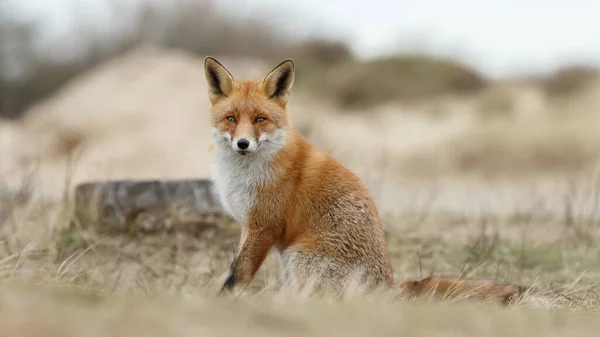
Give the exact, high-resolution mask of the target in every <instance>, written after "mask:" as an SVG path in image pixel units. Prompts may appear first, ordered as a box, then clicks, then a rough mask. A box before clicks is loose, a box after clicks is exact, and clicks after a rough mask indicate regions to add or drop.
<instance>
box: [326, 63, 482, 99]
mask: <svg viewBox="0 0 600 337" xmlns="http://www.w3.org/2000/svg"><path fill="white" fill-rule="evenodd" d="M485 86H486V81H485V79H483V78H482V77H481V76H480V75H479V74H477V73H476V72H475V71H474V70H472V69H470V68H468V67H466V66H464V65H461V64H459V63H457V62H454V61H451V60H445V59H441V58H434V57H429V56H421V55H399V56H394V57H387V58H381V59H376V60H372V61H367V62H359V61H348V62H344V63H342V64H339V65H337V66H335V67H333V68H332V69H331V70H330V71H328V72H327V73H326V74H324V78H323V80H322V88H319V90H322V92H324V93H326V94H327V95H329V96H331V97H333V98H334V99H335V101H336V102H337V103H339V104H341V105H342V106H344V107H361V106H366V105H370V104H375V103H385V102H388V101H393V100H414V99H423V98H428V97H432V96H437V95H442V94H461V93H474V92H477V91H479V90H481V89H483V88H484V87H485Z"/></svg>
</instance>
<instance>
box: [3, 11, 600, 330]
mask: <svg viewBox="0 0 600 337" xmlns="http://www.w3.org/2000/svg"><path fill="white" fill-rule="evenodd" d="M190 13H192V12H189V11H188V12H187V17H186V18H187V19H186V20H179V21H177V22H178V23H177V24H176V25H171V26H169V25H167V26H165V27H163V30H162V35H161V34H159V37H161V38H160V39H158V38H157V37H156V36H154V37H153V39H154V40H155V41H154V42H158V43H159V44H161V43H162V42H164V41H170V42H169V43H162V44H164V45H167V46H169V47H171V48H159V47H148V46H144V47H139V48H133V49H131V50H129V52H127V53H125V54H123V55H120V56H119V57H115V58H112V59H111V60H110V61H106V62H100V61H101V60H98V59H94V62H91V61H90V62H88V63H86V65H85V67H83V68H87V67H88V66H89V65H90V64H96V65H97V66H96V67H94V68H93V69H91V70H88V71H86V72H84V73H80V72H79V71H78V70H77V69H74V68H73V69H68V70H66V69H59V70H56V71H58V73H60V74H61V76H60V77H54V76H49V77H46V76H45V75H42V74H46V73H45V72H40V73H39V76H42V77H43V78H46V79H51V80H53V81H54V82H52V84H47V83H49V82H44V81H42V80H41V79H40V78H34V79H32V80H31V81H32V82H31V83H29V84H26V85H20V86H18V87H10V88H9V89H10V90H9V91H8V92H9V94H8V95H9V96H10V97H9V101H10V103H7V101H6V100H4V98H6V96H3V106H4V108H5V109H7V110H5V112H6V111H9V112H10V114H8V113H7V115H12V116H15V115H20V116H21V117H20V118H16V119H14V120H11V121H5V122H2V123H0V158H1V159H0V177H1V179H0V235H1V236H0V242H1V243H0V283H1V289H2V290H3V291H2V292H1V293H0V306H2V308H3V310H2V313H1V314H0V333H1V334H2V335H7V336H8V335H11V336H17V335H19V336H70V335H73V336H78V335H82V334H86V335H90V336H108V334H114V333H117V334H119V335H142V334H143V335H147V336H154V335H157V336H158V335H170V336H191V335H198V334H202V333H204V334H210V335H214V336H220V335H223V336H230V335H239V332H240V331H243V333H244V334H246V335H259V334H260V335H274V336H275V335H277V336H281V335H310V336H331V335H337V334H340V335H341V334H343V335H348V336H354V335H363V336H364V335H365V334H366V333H367V332H368V333H375V334H379V335H398V334H403V333H404V334H410V335H412V336H444V335H451V334H461V335H466V336H496V335H498V336H506V335H523V336H531V335H543V336H554V335H556V336H562V335H565V334H569V335H579V334H581V335H584V334H585V333H589V332H591V331H596V330H597V329H598V317H597V316H595V315H596V314H597V312H598V308H600V300H599V299H598V296H597V292H598V290H599V289H598V284H600V263H599V262H598V256H600V248H599V247H600V230H599V228H600V227H599V226H598V224H599V221H600V212H598V207H600V197H599V196H600V180H599V178H598V173H597V169H596V163H597V160H598V154H599V153H600V133H598V132H597V125H598V124H599V123H600V115H598V113H597V111H598V110H599V109H600V98H599V97H600V96H599V95H598V92H599V91H600V81H599V80H598V78H597V77H596V75H595V73H594V71H593V70H588V69H587V68H581V69H579V68H577V69H574V70H573V69H571V70H563V71H560V72H558V73H557V74H555V75H553V76H550V77H548V78H541V79H534V80H514V81H511V82H494V81H490V80H487V79H485V78H482V77H481V76H480V75H478V74H476V73H475V72H474V71H472V70H470V69H468V68H466V67H464V66H462V65H459V64H457V63H455V62H452V61H449V60H439V59H432V58H429V57H414V56H398V57H394V58H390V59H386V60H376V61H373V62H362V61H359V60H356V59H355V58H354V57H353V56H352V53H351V52H350V51H349V49H348V48H347V47H346V46H345V45H344V44H342V43H332V42H329V41H322V40H312V41H305V42H302V43H290V44H289V45H286V46H285V47H286V48H283V47H281V49H278V48H275V47H274V46H278V47H280V46H281V45H278V44H277V43H275V42H274V41H280V40H277V39H276V38H277V37H275V36H272V35H270V34H269V33H268V32H269V30H268V29H267V30H262V29H261V28H260V26H254V27H259V28H256V29H255V30H251V29H247V26H243V25H240V26H239V27H233V26H232V27H225V26H226V24H225V23H224V22H228V21H227V20H222V18H221V17H219V16H218V15H217V14H218V13H214V12H208V11H206V8H205V9H204V10H203V11H197V13H204V15H207V17H212V18H213V19H212V20H214V21H211V20H198V19H197V16H196V15H192V14H190ZM144 17H145V19H144V20H143V21H142V22H143V23H144V24H147V25H151V26H153V27H156V25H157V24H156V23H154V24H152V20H153V15H152V13H149V12H147V13H146V14H145V16H144ZM155 19H156V18H155ZM158 21H160V20H158ZM174 22H175V21H174ZM207 22H208V23H207ZM215 22H216V23H218V24H221V25H223V27H221V29H220V31H221V32H224V33H223V34H226V36H232V38H233V37H235V38H234V39H235V41H238V42H240V43H227V44H223V41H224V40H223V38H222V36H218V37H214V36H213V35H211V34H208V33H207V32H206V29H205V27H207V25H208V24H209V23H210V24H215ZM180 31H186V32H188V33H187V34H189V35H185V34H184V35H178V34H177V32H180ZM200 31H203V32H204V33H203V34H204V35H202V38H201V39H198V42H194V43H192V42H191V41H192V40H193V39H192V37H196V36H198V35H197V34H196V33H198V34H200V33H199V32H200ZM135 36H137V35H135V34H134V33H132V35H131V36H130V37H129V38H128V40H127V39H126V42H127V41H130V42H131V41H133V42H135V41H139V40H140V39H141V38H139V37H136V38H133V37H135ZM173 36H178V39H173V38H171V37H173ZM211 38H214V39H213V40H211ZM153 39H150V40H153ZM156 39H158V40H157V41H156ZM141 40H143V39H141ZM228 41H231V40H228ZM244 41H245V42H244ZM248 41H253V43H249V42H248ZM133 42H132V43H133ZM242 42H244V43H242ZM288 42H289V41H288ZM123 45H124V46H130V44H129V42H127V43H125V42H123ZM234 47H235V48H238V49H235V50H232V49H231V48H234ZM287 48H289V49H287ZM281 50H284V51H289V54H285V53H282V52H281ZM260 52H264V54H261V53H260ZM206 53H210V54H213V55H215V56H217V57H218V58H219V60H221V61H222V62H223V63H224V64H225V65H226V67H228V69H230V70H231V71H232V73H233V74H234V76H235V77H250V76H263V75H264V74H266V72H267V71H268V70H270V68H271V67H272V66H274V63H276V62H277V61H279V59H280V58H281V57H290V56H291V57H293V58H294V59H295V60H296V62H297V70H298V82H297V86H295V88H296V89H295V91H294V94H293V98H292V101H291V113H292V116H293V117H292V119H293V121H294V123H295V124H296V125H297V126H298V128H299V129H300V130H301V131H302V132H303V133H304V134H305V135H306V136H307V137H308V138H309V139H310V140H311V141H312V142H314V143H315V144H317V145H318V146H320V147H322V148H323V149H325V150H327V151H329V152H331V153H332V154H333V155H335V156H336V157H337V158H339V159H340V160H341V161H342V162H344V164H346V165H347V166H349V167H350V168H351V169H352V170H353V171H355V172H356V173H357V174H358V175H359V176H360V177H361V178H362V179H363V180H364V181H365V183H366V184H367V185H368V187H369V188H370V189H371V191H372V193H373V196H374V197H375V198H376V202H377V204H378V207H379V209H380V210H381V213H382V215H383V217H384V219H385V223H384V225H385V230H386V232H387V237H388V244H389V251H390V255H391V258H392V262H393V265H394V270H395V277H396V280H397V281H398V282H400V281H402V280H406V279H413V278H420V277H421V276H427V275H430V274H433V275H442V274H443V275H446V274H450V275H463V276H470V277H475V278H479V277H482V278H491V279H499V280H507V281H510V282H514V283H518V284H526V285H533V284H534V285H537V286H538V287H539V289H540V292H539V293H536V294H532V295H531V296H528V297H526V298H525V299H524V300H523V302H522V303H517V305H516V306H515V307H513V308H510V309H501V308H497V307H495V306H494V305H490V304H479V305H475V304H472V303H456V304H453V306H451V307H450V306H448V305H446V304H440V303H436V302H433V301H432V302H430V301H428V300H425V301H424V302H421V301H416V302H415V301H413V300H411V299H408V298H405V297H403V296H401V295H402V294H397V293H393V294H389V293H384V294H375V295H373V297H367V298H365V297H354V296H352V295H353V289H352V288H350V289H349V290H348V293H347V294H346V296H345V297H344V298H342V301H341V302H340V301H330V300H327V299H323V300H312V301H306V299H305V298H302V296H300V298H297V297H295V296H292V295H290V294H287V293H286V292H285V291H284V290H282V289H278V285H277V277H278V273H277V272H278V266H277V264H276V260H275V259H274V258H272V257H269V258H268V259H267V261H266V264H265V266H264V267H263V268H262V269H261V270H260V271H259V273H258V275H257V278H256V280H255V281H254V283H253V285H252V287H251V289H249V290H248V292H247V293H245V294H243V295H241V297H240V298H238V299H237V300H235V301H233V300H228V299H222V298H221V299H218V298H216V297H215V293H216V291H217V290H218V288H219V286H220V282H222V281H223V279H224V276H225V272H226V270H227V267H228V264H229V262H230V259H231V258H232V256H233V252H234V249H235V246H236V244H237V240H238V237H239V229H238V226H237V225H236V224H233V223H231V224H225V225H221V226H215V227H210V228H207V229H206V230H204V231H200V232H198V233H196V234H195V235H189V234H186V233H178V232H169V233H167V232H162V233H155V234H153V235H143V234H141V233H136V232H133V233H131V232H129V233H112V234H106V233H102V234H100V233H99V232H98V231H97V230H95V229H94V227H93V226H85V227H86V229H82V228H80V226H79V225H81V224H77V223H73V222H72V217H71V213H72V201H71V198H70V196H71V195H70V191H71V188H72V187H73V185H74V184H77V183H79V182H82V181H87V180H95V179H108V178H137V179H146V178H150V179H155V178H189V177H206V176H208V173H209V168H208V165H207V163H208V151H207V148H208V143H209V133H208V131H209V129H208V124H207V122H208V118H207V117H206V107H207V105H208V99H207V97H206V95H205V92H206V84H205V82H204V75H203V69H202V56H203V55H204V54H206ZM259 57H260V58H263V60H261V61H258V60H257V58H259ZM578 69H579V70H578ZM75 75H77V76H75ZM63 76H64V77H63ZM67 79H68V81H66V80H67ZM38 81H41V82H38ZM5 85H6V83H5ZM32 85H40V88H43V89H40V90H39V91H38V90H37V89H35V90H33V89H31V88H32V87H31V86H32ZM46 85H48V86H46ZM4 90H5V91H4V92H3V93H2V94H3V95H7V94H6V93H7V91H6V90H8V89H6V88H4ZM15 92H16V94H15ZM50 93H51V94H52V95H49V94H50ZM29 95H32V96H29ZM40 98H44V99H43V100H40ZM25 107H26V108H25ZM21 108H23V109H21ZM350 112H352V113H350ZM171 220H172V221H173V219H171ZM395 295H400V296H399V297H396V296H395ZM589 314H593V315H594V316H592V317H590V316H588V315H589Z"/></svg>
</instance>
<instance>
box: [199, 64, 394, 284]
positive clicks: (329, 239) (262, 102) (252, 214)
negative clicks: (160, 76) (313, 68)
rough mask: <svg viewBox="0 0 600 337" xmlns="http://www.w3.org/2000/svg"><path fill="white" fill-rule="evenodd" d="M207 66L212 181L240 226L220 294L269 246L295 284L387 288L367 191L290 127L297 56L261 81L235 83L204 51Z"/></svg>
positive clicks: (387, 268)
mask: <svg viewBox="0 0 600 337" xmlns="http://www.w3.org/2000/svg"><path fill="white" fill-rule="evenodd" d="M204 70H205V76H206V81H207V83H208V96H209V99H210V102H211V108H210V121H211V125H212V129H213V147H212V149H211V151H212V155H213V159H212V179H213V181H214V184H215V187H216V190H217V194H218V195H219V198H220V201H221V203H222V205H223V207H224V209H225V210H226V211H227V212H228V213H229V215H231V216H232V217H233V219H235V220H236V221H237V222H238V223H239V224H240V226H241V228H242V233H241V239H240V244H239V247H238V249H237V252H236V254H235V257H234V259H233V262H232V263H231V265H230V268H229V273H228V276H227V278H226V280H225V282H224V283H223V285H222V287H221V290H220V293H222V292H224V291H229V290H232V289H234V288H236V289H237V288H238V287H240V288H244V287H246V286H247V285H248V284H249V283H250V282H251V281H252V279H253V278H254V275H255V273H256V271H257V270H258V269H259V267H260V266H261V264H262V263H263V261H264V259H265V258H266V256H267V254H268V253H269V252H270V251H271V250H274V251H275V252H276V253H278V255H279V262H280V266H281V277H282V279H283V280H284V281H285V280H287V279H294V281H295V282H297V283H296V284H300V285H302V284H304V283H305V282H306V281H310V280H311V279H312V280H314V279H315V278H318V279H319V281H318V282H323V283H324V282H327V283H328V285H332V286H334V287H337V288H336V289H340V287H343V286H344V283H345V282H347V281H348V280H349V279H350V278H351V277H353V276H356V275H360V276H362V277H363V279H362V280H363V281H364V282H368V283H369V284H372V285H376V286H377V285H388V286H392V285H393V282H394V281H393V275H392V267H391V264H390V261H389V256H388V251H387V246H386V240H385V234H384V231H383V226H382V224H381V221H380V217H379V215H378V212H377V209H376V207H375V204H374V202H373V200H372V198H371V196H370V195H369V192H368V190H367V188H366V187H365V186H364V185H363V184H362V182H361V181H360V179H359V178H358V177H357V176H356V175H355V174H353V173H352V172H351V171H350V170H348V169H347V168H346V167H344V166H343V165H342V164H341V163H339V162H338V161H337V160H336V159H334V158H333V157H332V156H330V155H329V154H327V153H325V152H323V151H321V150H319V149H318V148H316V147H315V146H313V145H312V144H310V143H309V142H308V141H307V140H306V139H305V138H303V137H302V136H301V135H300V133H299V132H298V131H297V130H296V129H295V128H294V127H293V126H292V125H291V123H290V119H289V116H288V111H287V103H288V100H289V98H290V92H291V89H292V84H293V83H294V74H295V66H294V62H293V61H292V60H291V59H287V60H285V61H283V62H281V63H280V64H279V65H277V66H276V67H275V68H274V69H273V70H272V71H270V72H269V73H268V74H267V75H266V77H264V79H262V80H236V79H234V78H233V76H232V75H231V73H230V72H229V71H228V70H227V69H226V68H225V67H224V66H223V65H222V64H221V63H219V62H218V61H217V60H216V59H214V58H212V57H210V56H209V57H206V58H205V60H204ZM311 282H312V281H311ZM317 287H319V286H318V285H317Z"/></svg>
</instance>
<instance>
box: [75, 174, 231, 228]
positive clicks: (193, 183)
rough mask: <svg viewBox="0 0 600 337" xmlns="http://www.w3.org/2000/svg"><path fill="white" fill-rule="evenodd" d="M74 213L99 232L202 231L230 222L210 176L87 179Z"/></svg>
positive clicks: (77, 190) (83, 224)
mask: <svg viewBox="0 0 600 337" xmlns="http://www.w3.org/2000/svg"><path fill="white" fill-rule="evenodd" d="M74 214H75V220H76V222H77V224H78V225H79V226H80V227H82V228H86V227H89V226H95V227H96V229H97V230H98V231H99V232H105V231H109V232H131V231H136V232H146V233H149V232H156V231H164V230H185V231H189V230H192V231H197V230H203V229H202V226H215V225H218V224H219V223H222V222H224V221H228V220H229V219H228V217H227V216H226V215H225V213H224V212H223V209H222V207H221V205H220V203H219V200H218V198H217V195H216V193H215V191H214V187H213V184H212V182H211V181H210V180H208V179H201V180H114V181H96V182H86V183H82V184H80V185H78V186H76V188H75V210H74ZM182 227H185V228H182Z"/></svg>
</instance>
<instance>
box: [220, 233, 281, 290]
mask: <svg viewBox="0 0 600 337" xmlns="http://www.w3.org/2000/svg"><path fill="white" fill-rule="evenodd" d="M274 243H275V235H274V233H273V232H272V231H270V230H266V229H263V230H257V229H252V227H250V226H248V229H247V230H245V231H244V232H243V233H242V239H241V243H240V248H239V250H238V252H237V254H236V256H235V258H234V259H233V262H232V263H231V266H230V267H229V276H228V277H227V279H226V280H225V283H224V284H223V286H222V288H221V291H220V292H219V294H222V293H223V292H225V291H230V290H232V289H233V288H234V287H237V286H241V287H246V286H247V285H248V284H249V283H250V282H251V281H252V279H253V278H254V275H255V274H256V271H257V270H258V268H260V266H261V264H262V263H263V261H264V260H265V258H266V257H267V254H268V253H269V250H270V249H271V247H272V246H273V244H274Z"/></svg>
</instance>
